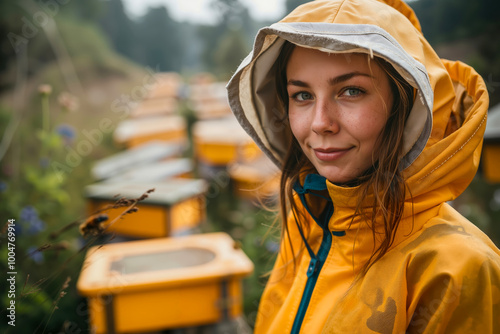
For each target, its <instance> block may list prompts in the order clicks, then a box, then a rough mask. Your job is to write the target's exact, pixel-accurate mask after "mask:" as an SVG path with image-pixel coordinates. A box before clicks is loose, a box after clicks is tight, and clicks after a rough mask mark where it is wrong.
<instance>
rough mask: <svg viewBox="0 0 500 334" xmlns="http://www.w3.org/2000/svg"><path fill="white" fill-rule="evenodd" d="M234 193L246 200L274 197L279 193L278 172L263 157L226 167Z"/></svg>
mask: <svg viewBox="0 0 500 334" xmlns="http://www.w3.org/2000/svg"><path fill="white" fill-rule="evenodd" d="M228 172H229V175H230V177H231V179H233V181H234V189H235V193H236V194H237V195H238V196H240V197H242V198H247V199H262V198H268V197H272V196H276V195H277V194H278V192H279V181H280V171H279V169H278V168H277V167H276V165H274V164H273V163H272V162H271V160H269V159H268V158H267V157H266V156H265V155H263V154H262V155H261V156H260V157H259V158H258V159H255V160H253V161H248V162H239V161H238V162H235V163H232V164H230V165H229V166H228Z"/></svg>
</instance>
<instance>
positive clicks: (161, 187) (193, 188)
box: [85, 179, 207, 206]
mask: <svg viewBox="0 0 500 334" xmlns="http://www.w3.org/2000/svg"><path fill="white" fill-rule="evenodd" d="M153 188H154V189H155V191H154V192H152V193H150V194H149V197H148V198H146V199H145V200H143V201H142V202H141V203H148V204H152V205H165V206H170V205H173V204H176V203H178V202H180V201H182V200H185V199H188V198H192V197H195V196H200V195H202V194H204V193H205V192H206V190H207V183H206V181H205V180H201V179H196V180H195V179H170V180H165V181H157V182H120V183H112V182H100V183H95V184H92V185H88V186H86V187H85V196H86V197H87V198H90V199H98V200H110V201H114V200H117V199H118V198H121V197H125V198H129V199H133V198H138V197H140V196H141V195H142V194H144V193H145V192H146V191H147V190H149V189H153Z"/></svg>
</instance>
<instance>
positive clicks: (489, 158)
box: [481, 105, 500, 183]
mask: <svg viewBox="0 0 500 334" xmlns="http://www.w3.org/2000/svg"><path fill="white" fill-rule="evenodd" d="M482 152H483V153H482V158H481V165H482V171H483V173H484V176H485V177H486V179H487V180H488V181H489V182H491V183H500V105H498V106H497V107H495V108H493V109H491V110H490V111H489V113H488V122H487V124H486V130H485V132H484V142H483V151H482Z"/></svg>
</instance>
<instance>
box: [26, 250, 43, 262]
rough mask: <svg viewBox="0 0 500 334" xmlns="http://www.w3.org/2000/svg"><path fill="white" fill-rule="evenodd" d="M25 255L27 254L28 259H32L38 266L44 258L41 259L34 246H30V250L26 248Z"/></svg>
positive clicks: (40, 254)
mask: <svg viewBox="0 0 500 334" xmlns="http://www.w3.org/2000/svg"><path fill="white" fill-rule="evenodd" d="M27 253H28V256H29V257H30V258H31V259H32V260H33V261H34V262H35V263H38V264H40V263H42V262H43V260H44V257H43V254H42V252H40V251H39V250H38V248H37V247H35V246H31V247H30V248H28V251H27Z"/></svg>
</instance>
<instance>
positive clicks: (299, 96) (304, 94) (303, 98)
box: [292, 92, 312, 101]
mask: <svg viewBox="0 0 500 334" xmlns="http://www.w3.org/2000/svg"><path fill="white" fill-rule="evenodd" d="M292 97H293V98H294V99H295V100H297V101H306V100H311V99H312V95H311V94H310V93H308V92H298V93H296V94H294V95H293V96H292Z"/></svg>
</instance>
